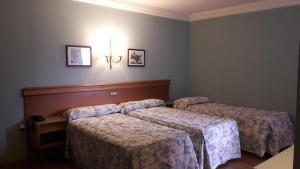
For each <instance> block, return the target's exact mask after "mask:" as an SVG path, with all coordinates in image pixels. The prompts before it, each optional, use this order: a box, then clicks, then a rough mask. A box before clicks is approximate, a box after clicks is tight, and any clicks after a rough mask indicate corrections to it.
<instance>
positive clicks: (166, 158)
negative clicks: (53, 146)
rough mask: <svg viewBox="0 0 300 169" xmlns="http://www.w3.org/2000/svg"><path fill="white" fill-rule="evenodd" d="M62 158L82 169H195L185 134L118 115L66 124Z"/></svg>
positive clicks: (192, 151)
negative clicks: (64, 151)
mask: <svg viewBox="0 0 300 169" xmlns="http://www.w3.org/2000/svg"><path fill="white" fill-rule="evenodd" d="M66 157H68V158H71V159H72V160H74V162H75V163H76V164H77V165H78V166H80V167H81V168H83V169H198V163H197V159H196V154H195V151H194V149H193V144H192V142H191V140H190V137H189V136H188V134H187V133H185V132H182V131H179V130H175V129H171V128H168V127H164V126H160V125H156V124H153V123H150V122H146V121H143V120H139V119H136V118H132V117H129V116H126V115H123V114H120V113H116V114H109V115H103V116H99V117H88V118H78V119H76V120H72V121H70V122H69V125H68V129H67V144H66Z"/></svg>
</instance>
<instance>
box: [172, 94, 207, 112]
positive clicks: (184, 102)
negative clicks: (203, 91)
mask: <svg viewBox="0 0 300 169" xmlns="http://www.w3.org/2000/svg"><path fill="white" fill-rule="evenodd" d="M209 102H211V101H210V99H209V98H207V97H203V96H196V97H184V98H181V99H177V100H175V102H174V106H173V107H174V108H176V109H185V108H187V107H188V106H191V105H196V104H202V103H209Z"/></svg>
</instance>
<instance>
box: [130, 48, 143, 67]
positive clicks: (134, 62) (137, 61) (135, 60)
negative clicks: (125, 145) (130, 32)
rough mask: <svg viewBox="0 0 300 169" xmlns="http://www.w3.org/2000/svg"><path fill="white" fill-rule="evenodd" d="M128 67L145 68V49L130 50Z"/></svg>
mask: <svg viewBox="0 0 300 169" xmlns="http://www.w3.org/2000/svg"><path fill="white" fill-rule="evenodd" d="M128 66H132V67H135V66H137V67H144V66H145V50H144V49H128Z"/></svg>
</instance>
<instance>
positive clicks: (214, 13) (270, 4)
mask: <svg viewBox="0 0 300 169" xmlns="http://www.w3.org/2000/svg"><path fill="white" fill-rule="evenodd" d="M73 1H77V2H84V3H89V4H94V5H100V6H105V7H110V8H115V9H121V10H126V11H131V12H137V13H143V14H148V15H154V16H159V17H164V18H171V19H176V20H183V21H197V20H204V19H210V18H217V17H221V16H228V15H234V14H242V13H249V12H255V11H261V10H267V9H273V8H280V7H285V6H293V5H300V0H262V1H258V2H252V3H247V4H242V5H236V6H232V7H226V8H220V9H215V10H208V11H203V12H196V13H192V14H190V15H189V14H186V13H179V12H174V11H168V10H165V9H162V8H157V7H153V6H149V5H144V4H140V3H134V2H130V1H127V0H73Z"/></svg>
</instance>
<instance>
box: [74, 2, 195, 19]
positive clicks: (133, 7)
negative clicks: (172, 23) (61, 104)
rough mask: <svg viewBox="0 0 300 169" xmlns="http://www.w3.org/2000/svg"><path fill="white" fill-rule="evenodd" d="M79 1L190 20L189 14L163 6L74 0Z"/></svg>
mask: <svg viewBox="0 0 300 169" xmlns="http://www.w3.org/2000/svg"><path fill="white" fill-rule="evenodd" d="M73 1H77V2H84V3H89V4H94V5H100V6H106V7H110V8H115V9H121V10H126V11H132V12H137V13H143V14H148V15H154V16H159V17H164V18H171V19H177V20H183V21H189V15H188V14H183V13H177V12H173V11H168V10H165V9H161V8H156V7H152V6H148V5H143V4H138V3H133V2H129V1H126V0H73Z"/></svg>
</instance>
